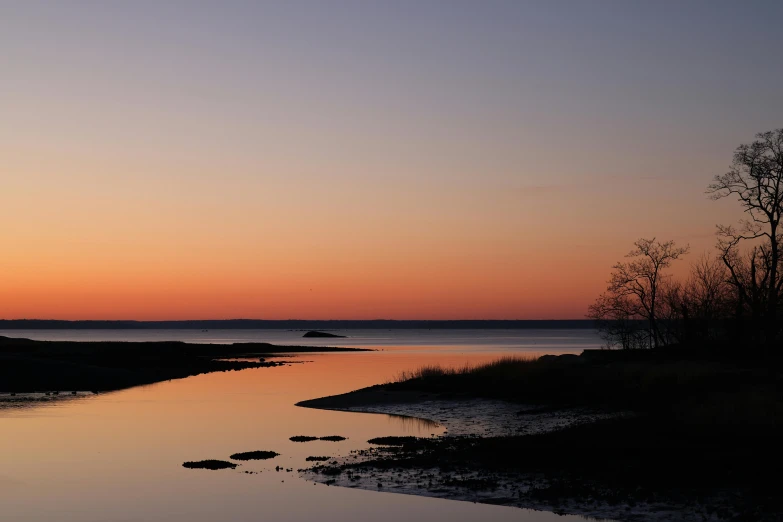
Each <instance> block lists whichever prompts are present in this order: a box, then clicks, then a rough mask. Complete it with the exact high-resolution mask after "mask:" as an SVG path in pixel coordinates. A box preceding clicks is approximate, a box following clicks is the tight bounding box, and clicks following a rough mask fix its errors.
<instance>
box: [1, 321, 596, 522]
mask: <svg viewBox="0 0 783 522" xmlns="http://www.w3.org/2000/svg"><path fill="white" fill-rule="evenodd" d="M340 333H343V334H345V335H350V336H351V337H350V338H349V339H309V340H308V339H301V335H302V332H286V331H269V330H257V331H253V330H228V331H210V332H200V331H191V330H171V331H165V330H153V331H120V330H114V331H94V330H93V331H89V330H84V331H52V330H49V331H38V332H35V331H24V332H23V331H11V332H0V335H9V336H20V337H21V336H23V337H29V338H34V339H72V340H77V339H78V340H103V339H124V340H162V339H179V340H186V341H192V342H241V341H250V340H255V341H269V342H274V343H279V344H313V345H341V346H366V347H374V348H378V349H379V351H377V352H372V353H342V354H341V353H335V354H306V355H302V356H299V357H297V358H295V359H293V360H297V361H308V362H305V363H302V364H298V363H297V364H292V365H289V366H283V367H277V368H258V369H251V370H245V371H241V372H227V373H212V374H208V375H200V376H196V377H190V378H187V379H180V380H174V381H168V382H163V383H158V384H155V385H151V386H143V387H138V388H133V389H129V390H124V391H119V392H113V393H106V394H101V395H95V396H88V397H80V398H75V399H65V400H62V401H59V402H57V403H48V404H45V405H39V406H36V407H32V408H22V409H19V408H14V409H10V408H6V409H0V455H2V461H1V462H2V466H0V520H13V521H17V520H18V521H36V522H39V521H50V520H57V521H79V522H84V521H88V522H89V521H95V522H98V521H102V522H105V521H118V522H119V521H122V522H127V521H164V520H165V521H204V522H206V521H210V522H211V521H216V520H236V521H251V520H253V521H260V520H264V521H297V522H299V521H310V520H319V521H331V520H334V521H341V522H352V521H365V520H374V521H395V522H399V520H400V519H404V520H406V522H408V521H419V520H421V521H425V520H426V521H428V522H430V521H432V520H439V519H443V520H453V521H457V522H462V521H471V520H498V521H505V520H514V521H523V522H534V521H536V522H537V521H541V522H545V521H555V520H557V521H561V522H562V521H564V520H569V519H572V520H581V519H580V518H577V517H566V518H563V517H559V516H556V515H553V514H550V513H542V512H534V511H528V510H520V509H516V508H506V507H498V506H489V505H481V504H473V503H470V502H455V501H448V500H441V499H431V498H424V497H415V496H408V495H399V494H393V493H384V492H375V491H362V490H353V489H345V488H337V487H328V486H323V485H320V484H319V485H314V484H313V483H312V482H306V481H304V480H301V479H299V478H298V476H297V473H296V469H298V468H301V467H304V466H305V458H306V457H307V456H308V455H337V454H346V453H348V452H349V451H350V450H352V449H358V448H363V447H366V442H365V441H366V440H367V439H369V438H372V437H376V436H382V435H401V434H410V435H418V436H429V435H431V434H438V433H440V432H441V431H442V430H443V428H441V427H436V426H433V425H432V424H431V423H428V422H416V421H413V420H410V419H399V418H393V417H389V416H386V415H368V414H359V413H343V412H330V411H319V410H311V409H306V408H297V407H295V406H294V403H296V402H297V401H300V400H304V399H309V398H314V397H320V396H324V395H331V394H335V393H341V392H346V391H350V390H352V389H356V388H359V387H363V386H369V385H371V384H376V383H378V382H383V381H385V380H388V379H390V378H392V377H393V376H395V375H396V374H397V373H399V372H400V371H402V370H410V369H412V368H415V367H417V366H419V365H421V364H429V363H434V362H438V363H441V364H444V365H463V364H465V363H476V362H481V361H485V360H489V359H492V358H495V357H497V356H498V355H501V354H509V353H514V352H517V353H533V352H535V353H577V352H579V351H580V350H582V349H584V348H590V347H597V346H599V345H600V340H599V339H598V337H597V336H596V335H595V333H594V332H592V331H587V330H568V331H557V330H546V331H545V330H538V331H533V330H529V331H525V330H522V331H520V330H517V331H468V332H466V331H451V332H450V331H443V330H439V331H391V332H386V331H377V330H375V331H372V330H368V331H350V332H348V331H346V332H340ZM305 341H307V342H306V343H305ZM293 435H315V436H323V435H343V436H345V437H348V440H346V441H343V442H337V443H334V442H325V441H314V442H309V443H294V442H290V441H289V440H288V438H289V437H291V436H293ZM250 450H274V451H277V452H278V453H280V454H281V455H280V456H279V457H277V458H275V459H271V460H268V461H256V462H252V461H251V462H248V463H243V464H242V465H241V466H239V467H237V469H236V470H221V471H207V470H189V469H185V468H182V466H181V465H182V462H184V461H186V460H201V459H208V458H217V459H227V458H228V456H229V455H230V454H232V453H235V452H240V451H250ZM278 465H279V466H283V467H286V468H293V469H294V471H293V472H285V471H283V472H276V471H275V470H274V468H275V466H278ZM246 470H247V471H260V472H261V473H259V474H252V475H251V474H245V473H243V471H246Z"/></svg>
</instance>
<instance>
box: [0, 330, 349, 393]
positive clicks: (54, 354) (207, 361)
mask: <svg viewBox="0 0 783 522" xmlns="http://www.w3.org/2000/svg"><path fill="white" fill-rule="evenodd" d="M337 351H364V350H360V349H353V348H325V347H307V346H275V345H272V344H268V343H235V344H229V345H220V344H188V343H183V342H176V341H168V342H59V341H32V340H30V339H14V338H9V337H2V336H0V392H11V393H23V392H36V391H38V392H41V391H61V390H68V391H71V390H79V391H108V390H118V389H122V388H128V387H130V386H137V385H140V384H150V383H154V382H159V381H165V380H169V379H178V378H182V377H188V376H191V375H197V374H200V373H208V372H216V371H229V370H243V369H245V368H261V367H268V366H277V365H279V364H282V363H280V362H274V361H266V360H264V356H270V355H276V354H285V353H305V352H337ZM237 358H243V359H249V358H254V359H256V360H255V361H252V360H230V359H237Z"/></svg>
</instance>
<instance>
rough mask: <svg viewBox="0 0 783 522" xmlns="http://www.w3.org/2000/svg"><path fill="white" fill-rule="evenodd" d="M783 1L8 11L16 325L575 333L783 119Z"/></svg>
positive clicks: (2, 232)
mask: <svg viewBox="0 0 783 522" xmlns="http://www.w3.org/2000/svg"><path fill="white" fill-rule="evenodd" d="M781 20H783V2H778V1H770V2H738V1H734V2H719V1H704V2H700V1H676V2H664V1H650V2H636V1H628V2H626V1H602V2H599V1H593V2H588V1H575V0H574V1H562V2H559V1H551V0H548V1H541V2H532V1H522V0H519V1H509V2H490V1H472V2H460V1H444V2H436V1H427V0H423V1H422V0H419V1H412V2H404V1H390V2H373V1H356V2H340V1H317V2H298V1H286V2H277V3H269V4H267V3H262V2H217V1H215V2H141V1H136V2H124V3H122V4H121V3H120V2H97V1H93V2H66V1H61V2H59V1H58V2H55V1H52V2H50V3H48V4H47V3H39V2H34V1H24V2H21V1H20V2H14V1H3V0H0V49H1V50H2V52H0V178H1V179H2V184H0V187H2V199H0V222H1V223H2V225H1V226H0V243H1V244H2V245H3V250H2V254H0V318H7V319H12V318H58V319H186V318H191V319H199V318H213V319H221V318H237V317H246V318H267V319H280V318H335V319H340V318H352V319H370V318H408V319H441V318H448V319H461V318H487V319H490V318H496V319H534V318H581V317H583V316H584V313H585V310H586V307H587V305H588V304H589V303H590V302H591V301H592V300H593V299H594V297H595V296H596V295H597V294H598V293H600V292H601V291H602V290H603V288H604V286H605V281H606V279H607V277H608V274H609V271H610V267H611V265H612V264H613V263H614V262H615V261H617V260H619V259H621V258H622V256H623V255H624V254H625V253H626V252H627V251H628V250H629V249H630V248H631V244H632V243H633V241H634V240H636V239H637V238H639V237H652V236H657V237H658V238H659V239H674V240H675V241H677V242H678V243H681V244H685V243H689V244H690V245H691V249H692V253H691V254H690V255H689V256H688V258H687V259H686V261H684V262H681V263H680V265H679V267H678V270H679V271H680V272H682V271H685V270H687V268H688V263H689V262H690V261H692V260H695V258H697V257H698V256H699V255H700V254H701V253H702V252H705V251H708V250H709V249H711V248H712V246H713V244H714V242H715V241H714V235H713V233H714V225H715V224H716V223H721V222H723V223H730V222H734V221H736V220H737V219H738V218H740V217H741V212H740V210H739V207H738V206H737V204H736V203H734V202H731V201H720V202H712V201H709V200H708V199H707V197H706V196H705V194H704V191H705V189H706V186H707V185H708V184H709V182H710V180H711V178H712V177H713V176H714V175H715V174H721V173H723V172H725V171H726V170H727V168H728V166H729V163H730V161H731V155H732V152H733V150H734V148H735V147H736V146H737V145H739V144H740V143H745V142H749V141H751V140H752V139H753V136H754V134H755V133H757V132H760V131H767V130H772V129H775V128H779V127H781V126H783V62H782V61H781V49H783V31H781V25H780V21H781Z"/></svg>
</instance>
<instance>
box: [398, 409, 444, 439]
mask: <svg viewBox="0 0 783 522" xmlns="http://www.w3.org/2000/svg"><path fill="white" fill-rule="evenodd" d="M385 415H386V416H387V417H388V418H389V424H397V425H398V426H400V427H401V428H402V431H404V432H405V433H408V434H414V435H417V436H419V437H425V436H427V435H434V434H435V431H436V430H437V431H438V432H440V431H442V430H441V425H440V424H438V423H437V422H435V421H433V420H430V419H420V418H418V417H409V416H407V415H390V414H385Z"/></svg>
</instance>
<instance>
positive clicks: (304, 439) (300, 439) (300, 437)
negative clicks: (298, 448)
mask: <svg viewBox="0 0 783 522" xmlns="http://www.w3.org/2000/svg"><path fill="white" fill-rule="evenodd" d="M288 440H290V441H292V442H310V441H311V440H318V437H310V436H308V435H295V436H293V437H291V438H290V439H288Z"/></svg>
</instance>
